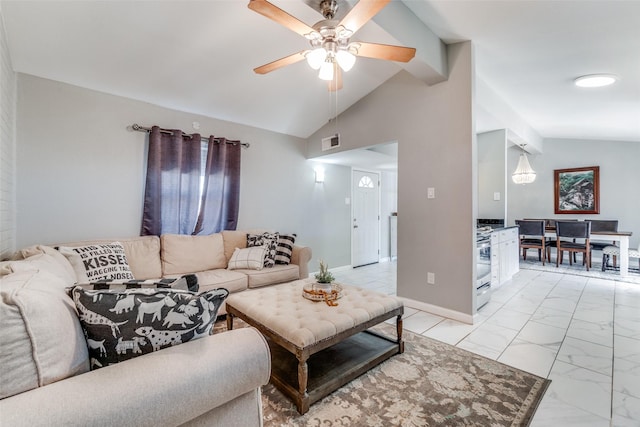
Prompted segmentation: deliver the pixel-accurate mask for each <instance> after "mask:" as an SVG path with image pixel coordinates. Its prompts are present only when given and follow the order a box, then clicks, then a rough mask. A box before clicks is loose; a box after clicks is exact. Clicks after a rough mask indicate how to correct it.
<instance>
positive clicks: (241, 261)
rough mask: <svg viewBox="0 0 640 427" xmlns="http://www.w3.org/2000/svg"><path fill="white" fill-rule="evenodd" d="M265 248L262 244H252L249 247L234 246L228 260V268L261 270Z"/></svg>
mask: <svg viewBox="0 0 640 427" xmlns="http://www.w3.org/2000/svg"><path fill="white" fill-rule="evenodd" d="M266 253H267V250H266V248H265V247H264V246H254V247H251V248H244V249H240V248H236V250H235V251H233V255H231V259H230V260H229V266H228V267H227V268H228V269H229V270H238V269H245V270H262V267H264V258H265V254H266Z"/></svg>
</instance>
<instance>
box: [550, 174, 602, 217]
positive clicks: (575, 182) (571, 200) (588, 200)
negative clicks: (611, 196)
mask: <svg viewBox="0 0 640 427" xmlns="http://www.w3.org/2000/svg"><path fill="white" fill-rule="evenodd" d="M553 174H554V177H553V184H554V204H555V213H556V214H598V213H600V167H599V166H590V167H584V168H573V169H556V170H554V171H553Z"/></svg>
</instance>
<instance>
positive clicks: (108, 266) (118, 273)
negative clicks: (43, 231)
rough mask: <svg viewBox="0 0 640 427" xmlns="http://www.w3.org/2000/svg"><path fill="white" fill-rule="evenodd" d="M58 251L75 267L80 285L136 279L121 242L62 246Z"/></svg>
mask: <svg viewBox="0 0 640 427" xmlns="http://www.w3.org/2000/svg"><path fill="white" fill-rule="evenodd" d="M58 250H59V251H60V253H62V254H63V255H64V256H66V257H67V259H68V260H69V262H70V263H71V265H72V266H73V269H74V271H75V272H76V278H77V279H78V282H79V283H87V282H89V283H92V282H97V281H98V280H104V279H112V280H133V279H135V277H133V273H132V272H131V269H130V268H129V263H128V262H127V257H126V255H125V253H124V247H123V246H122V243H120V242H113V243H110V244H100V245H87V246H78V247H66V246H60V247H59V248H58Z"/></svg>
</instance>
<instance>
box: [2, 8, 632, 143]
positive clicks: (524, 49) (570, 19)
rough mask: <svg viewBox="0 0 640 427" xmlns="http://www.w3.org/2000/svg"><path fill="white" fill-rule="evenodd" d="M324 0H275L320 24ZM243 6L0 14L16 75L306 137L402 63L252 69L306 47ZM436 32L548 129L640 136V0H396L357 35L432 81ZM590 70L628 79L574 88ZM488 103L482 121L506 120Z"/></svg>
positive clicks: (518, 109)
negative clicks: (408, 56) (403, 49)
mask: <svg viewBox="0 0 640 427" xmlns="http://www.w3.org/2000/svg"><path fill="white" fill-rule="evenodd" d="M318 1H319V0H274V1H273V3H274V4H276V5H277V6H278V7H280V8H282V9H284V10H286V11H287V12H289V13H290V14H292V15H294V16H296V17H297V18H299V19H301V20H302V21H304V22H306V23H307V24H309V25H312V24H313V23H315V22H316V21H319V20H320V19H322V16H321V15H320V14H319V13H318V12H317V10H315V7H316V4H317V2H318ZM362 1H367V0H362ZM247 3H248V0H245V1H243V0H233V1H231V0H228V1H226V0H210V1H188V0H184V1H133V0H123V1H94V0H87V1H56V0H47V1H22V0H2V1H0V7H1V9H0V10H1V11H2V15H3V17H4V21H5V29H6V33H7V38H8V40H7V41H8V45H9V50H10V55H11V61H12V66H13V68H14V70H15V71H17V72H21V73H27V74H32V75H35V76H40V77H44V78H48V79H52V80H57V81H61V82H65V83H69V84H73V85H77V86H81V87H86V88H90V89H94V90H98V91H102V92H106V93H110V94H114V95H119V96H124V97H128V98H133V99H137V100H142V101H146V102H149V103H153V104H156V105H160V106H165V107H168V108H173V109H177V110H182V111H187V112H193V113H197V114H202V115H206V116H210V117H214V118H218V119H223V120H229V121H233V122H236V123H241V124H245V125H250V126H255V127H258V128H263V129H268V130H272V131H276V132H281V133H285V134H289V135H295V136H299V137H303V138H305V137H308V136H309V135H311V134H312V133H313V132H315V131H316V130H317V129H319V128H320V127H322V126H323V125H324V124H325V123H326V122H327V120H328V119H329V118H331V117H332V116H333V115H334V114H335V113H336V110H337V111H338V112H339V111H343V110H344V109H346V108H348V107H349V106H351V105H353V104H354V103H356V102H357V101H358V100H359V99H361V98H362V97H364V96H366V95H367V94H368V93H370V92H371V91H373V90H374V89H375V88H376V87H378V86H379V85H381V84H382V83H384V81H385V80H387V79H388V78H390V77H391V76H393V75H394V74H395V73H397V72H398V71H400V70H402V69H403V65H401V64H398V63H394V62H387V61H381V60H374V59H367V58H358V61H357V63H356V66H355V67H354V68H353V70H351V71H350V72H349V73H345V76H344V88H343V89H342V90H340V91H338V92H337V93H334V94H330V93H329V92H328V91H327V88H326V84H325V82H323V81H321V80H319V79H318V78H317V76H316V72H315V71H313V70H311V69H310V68H309V67H308V65H307V64H306V63H305V62H304V61H302V62H299V63H297V64H294V65H291V66H288V67H285V68H283V69H280V70H277V71H274V72H272V73H269V74H267V75H257V74H255V73H254V72H253V71H252V70H253V68H255V67H257V66H259V65H263V64H265V63H268V62H270V61H273V60H275V59H278V58H281V57H284V56H286V55H289V54H291V53H294V52H297V51H300V50H303V49H305V48H307V46H308V45H307V42H306V41H305V39H304V38H302V37H300V36H299V35H297V34H295V33H294V32H292V31H290V30H288V29H286V28H284V27H282V26H280V25H278V24H276V23H274V22H273V21H271V20H269V19H267V18H265V17H263V16H260V15H258V14H256V13H255V12H253V11H251V10H249V9H248V8H247ZM351 4H354V2H351ZM349 7H350V6H349V4H348V3H345V4H342V5H341V8H342V12H341V13H344V12H346V11H347V10H348V9H349ZM398 10H402V11H403V13H405V15H401V14H398V13H396V12H397V11H398ZM406 12H409V13H411V17H412V20H411V21H412V22H413V20H415V18H416V17H417V18H418V19H417V20H415V21H417V22H419V23H420V25H421V26H423V28H421V29H418V28H417V27H409V26H408V20H407V18H406V17H407V16H408V15H406ZM403 16H404V17H403ZM413 24H415V22H413ZM408 28H410V31H409V30H408ZM429 33H433V34H435V35H436V36H437V37H436V40H437V38H440V39H441V40H442V41H443V42H444V43H452V42H457V41H462V40H472V41H473V43H474V45H475V49H476V61H477V62H476V64H477V75H478V78H479V79H480V80H481V81H482V82H483V84H484V85H486V87H487V88H490V90H491V91H492V92H493V94H494V95H495V96H496V97H497V98H498V99H500V100H502V101H504V102H505V104H507V105H508V106H509V108H510V109H512V110H513V112H515V113H516V114H517V115H518V116H520V117H521V118H522V119H523V120H524V121H526V122H527V123H528V124H529V125H530V126H531V127H532V128H533V129H534V130H535V131H536V132H537V133H538V134H539V135H540V136H541V137H545V138H579V139H606V140H626V141H640V1H635V0H629V1H614V0H601V1H583V0H581V1H561V0H537V1H483V0H476V1H465V0H458V1H450V0H449V1H430V0H404V1H403V2H400V0H394V1H392V3H391V4H390V5H389V6H387V8H385V10H383V12H381V13H380V14H379V16H378V17H376V18H375V19H374V20H372V21H370V22H369V23H367V24H366V25H365V26H364V27H363V28H362V29H361V30H360V31H358V32H357V33H356V35H355V36H354V37H353V39H354V40H362V41H369V42H375V43H386V44H401V45H406V46H412V47H417V48H418V52H417V54H416V58H415V59H414V60H412V62H411V63H409V64H408V65H406V66H404V68H405V69H407V70H408V71H409V72H411V73H412V74H414V75H415V76H417V77H418V78H421V79H422V80H424V81H425V84H433V83H434V82H435V81H437V74H438V72H437V70H435V71H434V68H433V67H434V63H435V62H437V61H436V60H434V58H433V53H432V52H431V53H429V52H425V40H426V36H425V34H429ZM411 37H413V39H411ZM436 68H437V67H436ZM592 73H613V74H616V75H618V76H619V77H620V80H619V81H618V82H617V83H616V84H615V85H613V86H610V87H607V88H599V89H591V90H586V89H580V88H577V87H575V86H574V85H573V79H574V78H576V77H578V76H581V75H584V74H592ZM478 102H479V104H483V102H485V100H483V99H478ZM485 112H486V113H488V114H482V115H480V116H479V120H478V130H479V131H484V130H490V129H492V128H500V127H505V126H507V124H505V123H503V120H502V118H501V117H499V116H495V115H492V112H491V111H485Z"/></svg>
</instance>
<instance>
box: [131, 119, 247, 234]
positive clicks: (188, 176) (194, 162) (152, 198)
mask: <svg viewBox="0 0 640 427" xmlns="http://www.w3.org/2000/svg"><path fill="white" fill-rule="evenodd" d="M240 149H241V145H240V144H239V143H227V140H226V139H224V138H214V137H213V136H211V137H209V139H208V140H203V139H202V138H201V136H200V135H199V134H192V135H186V134H184V133H183V132H182V131H181V130H164V129H160V128H159V127H158V126H153V127H152V128H151V132H150V133H149V154H148V161H147V178H146V187H145V196H144V210H143V217H142V227H141V234H142V235H156V236H159V235H161V234H166V233H171V234H188V235H197V234H213V233H217V232H218V231H221V230H235V228H236V225H237V219H238V206H239V198H240Z"/></svg>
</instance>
